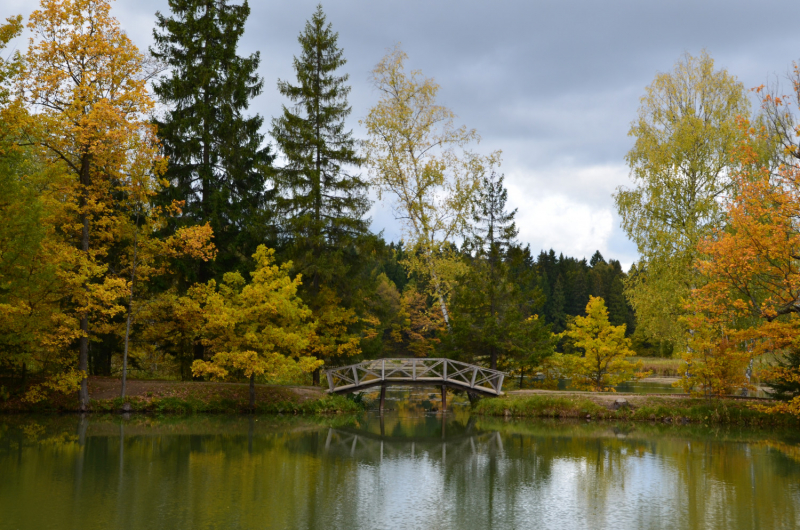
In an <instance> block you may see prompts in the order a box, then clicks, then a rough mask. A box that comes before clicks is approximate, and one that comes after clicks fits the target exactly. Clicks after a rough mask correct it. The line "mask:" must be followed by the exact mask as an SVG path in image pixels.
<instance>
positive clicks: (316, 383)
mask: <svg viewBox="0 0 800 530" xmlns="http://www.w3.org/2000/svg"><path fill="white" fill-rule="evenodd" d="M319 373H320V369H319V368H316V369H314V371H313V372H311V383H312V384H313V385H314V386H319Z"/></svg>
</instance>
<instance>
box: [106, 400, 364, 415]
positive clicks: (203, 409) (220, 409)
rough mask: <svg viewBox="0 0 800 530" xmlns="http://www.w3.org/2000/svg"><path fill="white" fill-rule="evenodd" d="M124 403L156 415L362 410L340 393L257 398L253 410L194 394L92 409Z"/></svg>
mask: <svg viewBox="0 0 800 530" xmlns="http://www.w3.org/2000/svg"><path fill="white" fill-rule="evenodd" d="M125 403H127V404H128V405H129V406H130V412H152V413H156V414H194V413H223V414H238V413H243V412H255V413H256V414H337V413H352V412H360V411H362V410H364V408H363V406H362V405H361V404H359V403H356V402H355V401H353V400H350V399H347V398H346V397H343V396H325V397H323V398H321V399H309V400H307V401H302V402H299V401H292V400H282V401H256V406H255V410H252V409H250V404H249V402H248V400H247V399H231V398H219V399H214V398H211V399H199V398H197V397H194V396H189V397H185V398H180V397H165V398H152V399H142V398H137V397H134V398H128V399H125V400H124V401H123V400H122V399H121V398H114V399H103V400H92V402H91V410H92V411H93V412H118V411H120V410H123V406H124V405H125Z"/></svg>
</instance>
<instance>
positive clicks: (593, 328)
mask: <svg viewBox="0 0 800 530" xmlns="http://www.w3.org/2000/svg"><path fill="white" fill-rule="evenodd" d="M561 336H565V337H569V338H571V339H572V340H573V341H574V345H575V347H577V348H579V349H581V350H583V351H584V355H583V356H582V357H575V358H574V359H570V362H569V363H565V366H569V368H568V371H569V372H571V375H572V384H573V385H574V386H576V387H578V388H587V389H591V390H594V391H595V392H604V391H614V388H613V387H614V386H615V385H618V384H620V383H623V382H625V381H630V380H631V379H635V378H639V377H646V376H647V375H648V374H647V372H642V371H641V370H642V362H641V361H639V362H638V363H632V362H629V361H627V360H626V357H629V356H632V355H635V354H634V352H633V350H631V349H630V347H631V341H630V339H628V338H626V337H625V324H622V325H620V326H612V325H611V323H610V322H609V321H608V310H607V309H606V304H605V302H604V301H603V299H602V298H600V297H597V296H590V297H589V303H588V304H586V316H585V317H582V316H578V317H575V320H574V321H572V322H570V323H569V324H568V325H567V329H566V331H564V332H563V333H561Z"/></svg>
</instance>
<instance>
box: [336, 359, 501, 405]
mask: <svg viewBox="0 0 800 530" xmlns="http://www.w3.org/2000/svg"><path fill="white" fill-rule="evenodd" d="M326 374H327V377H328V386H329V389H328V392H329V393H337V392H354V391H357V390H359V389H361V388H368V387H371V386H376V385H380V384H385V383H394V384H403V383H412V384H425V383H427V384H432V385H433V384H447V385H448V386H451V387H457V388H464V389H466V390H472V391H476V392H479V393H482V394H491V395H496V396H499V395H500V394H502V390H501V389H502V387H503V379H504V378H505V374H504V373H503V372H500V371H498V370H492V369H490V368H483V367H481V366H476V365H474V364H468V363H463V362H460V361H454V360H452V359H438V358H434V359H429V358H421V359H413V358H412V359H376V360H373V361H364V362H361V363H358V364H351V365H348V366H340V367H338V368H330V369H328V370H326Z"/></svg>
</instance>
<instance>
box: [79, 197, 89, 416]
mask: <svg viewBox="0 0 800 530" xmlns="http://www.w3.org/2000/svg"><path fill="white" fill-rule="evenodd" d="M81 202H82V203H83V205H84V206H85V204H86V199H85V192H84V197H83V198H82V199H81ZM81 217H82V218H83V219H82V220H83V233H82V234H81V235H82V237H81V249H82V250H83V252H84V253H85V254H87V255H88V254H89V216H88V215H87V213H86V212H85V211H83V212H82V213H81ZM86 287H88V285H87V286H86ZM87 290H88V289H87ZM80 326H81V338H80V341H79V352H78V370H80V371H81V372H83V379H81V389H80V391H79V393H78V401H79V406H80V409H81V410H86V409H87V408H88V407H89V380H88V377H87V374H88V373H89V372H88V370H89V315H87V314H85V313H84V314H83V315H81V320H80Z"/></svg>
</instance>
